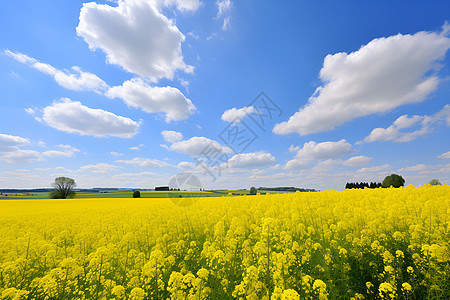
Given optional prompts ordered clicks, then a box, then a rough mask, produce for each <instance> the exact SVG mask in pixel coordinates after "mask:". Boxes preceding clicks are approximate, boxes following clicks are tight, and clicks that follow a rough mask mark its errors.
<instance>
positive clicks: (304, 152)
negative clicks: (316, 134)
mask: <svg viewBox="0 0 450 300" xmlns="http://www.w3.org/2000/svg"><path fill="white" fill-rule="evenodd" d="M289 150H290V151H291V152H294V151H297V154H296V155H295V158H294V159H292V160H290V161H288V162H287V163H286V166H285V169H295V168H299V167H305V166H307V165H308V164H309V163H310V162H312V161H319V160H326V159H332V158H338V157H342V156H345V155H348V154H351V153H354V152H355V150H354V149H353V148H352V145H351V144H349V143H347V142H346V141H345V140H344V139H342V140H340V141H338V142H323V143H316V142H314V141H310V142H307V143H304V144H303V147H302V148H300V147H293V146H291V147H290V148H289Z"/></svg>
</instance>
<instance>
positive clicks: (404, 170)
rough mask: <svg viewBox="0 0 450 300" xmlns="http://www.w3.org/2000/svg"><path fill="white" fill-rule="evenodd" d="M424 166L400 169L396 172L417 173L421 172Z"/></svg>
mask: <svg viewBox="0 0 450 300" xmlns="http://www.w3.org/2000/svg"><path fill="white" fill-rule="evenodd" d="M426 167H427V166H426V165H424V164H418V165H415V166H411V167H406V168H401V169H399V170H398V171H399V172H417V171H423V170H425V169H426Z"/></svg>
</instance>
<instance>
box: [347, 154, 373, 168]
mask: <svg viewBox="0 0 450 300" xmlns="http://www.w3.org/2000/svg"><path fill="white" fill-rule="evenodd" d="M371 162H372V158H371V157H367V156H363V155H361V156H354V157H350V158H349V159H347V160H346V161H344V162H343V164H344V165H346V166H350V167H359V166H363V165H367V164H369V163H371Z"/></svg>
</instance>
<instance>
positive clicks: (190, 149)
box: [170, 136, 232, 156]
mask: <svg viewBox="0 0 450 300" xmlns="http://www.w3.org/2000/svg"><path fill="white" fill-rule="evenodd" d="M170 150H173V151H175V152H178V153H184V154H187V155H190V156H214V155H217V153H231V152H232V150H231V149H230V148H228V147H224V146H222V145H221V144H219V143H218V142H216V141H214V140H211V139H208V138H206V137H199V136H195V137H192V138H190V139H189V140H185V141H179V142H175V143H173V144H172V145H171V146H170Z"/></svg>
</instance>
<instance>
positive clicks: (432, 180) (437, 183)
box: [429, 179, 442, 185]
mask: <svg viewBox="0 0 450 300" xmlns="http://www.w3.org/2000/svg"><path fill="white" fill-rule="evenodd" d="M429 184H430V185H442V183H441V182H440V181H439V179H431V180H430V183H429Z"/></svg>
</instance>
